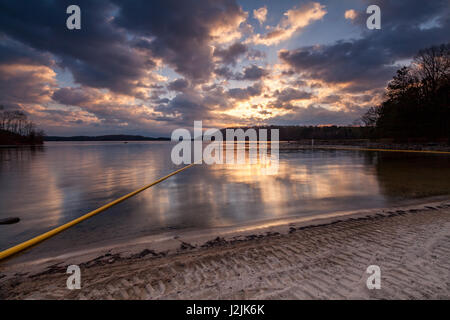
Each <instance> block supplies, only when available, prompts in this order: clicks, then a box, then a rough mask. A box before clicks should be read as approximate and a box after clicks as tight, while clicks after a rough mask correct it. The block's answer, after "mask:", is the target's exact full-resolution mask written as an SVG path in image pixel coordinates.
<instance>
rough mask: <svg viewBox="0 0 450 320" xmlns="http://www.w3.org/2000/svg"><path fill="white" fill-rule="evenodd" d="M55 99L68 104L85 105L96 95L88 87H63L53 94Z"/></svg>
mask: <svg viewBox="0 0 450 320" xmlns="http://www.w3.org/2000/svg"><path fill="white" fill-rule="evenodd" d="M52 98H53V100H54V101H56V102H59V103H62V104H65V105H68V106H79V105H84V104H86V103H88V102H90V101H92V100H93V99H94V98H95V97H94V96H93V95H92V94H90V92H89V91H88V90H86V89H82V88H61V89H58V90H56V91H55V92H54V93H53V96H52Z"/></svg>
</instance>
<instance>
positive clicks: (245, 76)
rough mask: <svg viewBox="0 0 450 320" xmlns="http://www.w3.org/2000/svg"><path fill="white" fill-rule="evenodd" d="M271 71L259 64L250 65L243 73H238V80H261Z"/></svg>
mask: <svg viewBox="0 0 450 320" xmlns="http://www.w3.org/2000/svg"><path fill="white" fill-rule="evenodd" d="M268 74H269V72H268V71H267V70H266V69H264V68H261V67H258V66H257V65H251V66H250V67H246V68H244V71H243V72H242V73H241V74H238V75H236V76H235V77H236V80H259V79H262V78H264V77H265V76H267V75H268Z"/></svg>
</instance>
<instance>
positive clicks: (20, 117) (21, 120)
mask: <svg viewBox="0 0 450 320" xmlns="http://www.w3.org/2000/svg"><path fill="white" fill-rule="evenodd" d="M0 133H2V135H3V136H4V135H6V134H8V135H9V136H11V135H16V136H18V138H19V140H20V141H21V142H32V143H36V142H38V143H39V142H42V140H43V137H44V132H43V131H42V130H40V129H38V128H37V127H36V125H35V124H34V123H33V122H32V121H31V120H29V119H28V117H27V115H26V114H25V113H24V112H23V111H20V110H5V108H4V107H3V106H1V105H0Z"/></svg>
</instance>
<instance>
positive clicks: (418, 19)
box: [279, 0, 450, 91]
mask: <svg viewBox="0 0 450 320" xmlns="http://www.w3.org/2000/svg"><path fill="white" fill-rule="evenodd" d="M376 3H377V2H376V1H375V2H374V3H373V4H376ZM445 3H447V4H445ZM371 4H372V2H371ZM378 5H379V6H380V8H381V12H382V14H381V16H382V18H381V30H368V29H363V30H365V31H363V34H362V38H360V39H357V40H348V41H338V42H336V43H334V44H331V45H324V46H310V47H303V48H299V49H296V50H281V51H280V52H279V57H280V59H281V60H282V61H284V62H285V63H287V64H288V65H290V66H291V67H292V68H294V69H295V70H296V71H297V72H298V73H301V74H304V75H306V76H309V77H310V78H313V79H320V80H324V81H326V82H330V83H344V82H352V85H351V87H350V88H348V90H350V91H360V90H366V89H369V88H375V87H379V86H383V85H384V84H385V83H386V81H387V80H389V79H390V78H391V77H392V75H393V74H394V72H395V70H396V69H398V67H397V66H393V64H394V63H395V62H396V61H399V60H401V59H408V58H411V57H413V56H414V55H415V54H416V53H417V52H418V51H419V50H420V49H423V48H426V47H429V46H432V45H436V44H440V43H444V42H448V41H450V36H449V33H448V30H449V27H450V24H449V21H448V2H447V1H446V0H445V1H439V0H438V1H416V3H415V4H414V3H412V2H411V1H390V2H388V1H386V2H384V1H381V2H378ZM358 17H359V18H358V19H359V20H358V23H360V24H361V25H362V28H365V24H366V21H365V19H366V18H367V17H368V15H366V14H365V13H364V14H359V16H358ZM433 19H434V21H435V24H434V25H433V24H431V25H430V26H428V27H424V24H426V23H429V22H430V21H433Z"/></svg>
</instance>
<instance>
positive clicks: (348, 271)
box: [0, 198, 450, 299]
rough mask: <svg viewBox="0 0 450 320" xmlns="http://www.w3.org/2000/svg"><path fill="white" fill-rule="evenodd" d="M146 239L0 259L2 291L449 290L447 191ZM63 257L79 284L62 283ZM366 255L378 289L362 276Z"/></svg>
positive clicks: (421, 293)
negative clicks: (30, 258) (375, 268)
mask: <svg viewBox="0 0 450 320" xmlns="http://www.w3.org/2000/svg"><path fill="white" fill-rule="evenodd" d="M151 240H152V239H141V240H139V241H134V242H133V243H128V244H124V245H123V246H120V247H115V248H102V249H98V248H97V249H96V250H92V251H86V252H82V253H81V252H80V253H78V254H72V255H66V256H60V257H54V258H52V259H47V260H44V261H34V262H28V263H19V264H14V260H11V261H7V263H0V298H4V299H5V298H6V299H179V298H184V299H214V298H215V299H235V298H238V299H272V298H276V299H279V298H280V299H314V298H323V299H345V298H363V299H366V298H369V299H370V298H375V299H391V298H400V299H411V298H412V299H414V298H418V299H420V298H426V299H430V298H435V299H449V298H450V287H449V286H448V279H450V199H442V198H441V199H439V201H438V200H435V201H433V202H427V203H421V204H418V203H415V204H411V205H407V206H406V205H403V206H402V207H393V208H386V209H374V210H365V211H358V212H347V213H333V214H328V215H322V216H320V217H319V218H317V217H315V218H313V219H303V220H302V219H298V220H297V221H289V222H286V223H283V224H270V223H269V224H267V225H262V226H261V227H260V228H257V229H255V228H248V229H246V228H241V229H240V230H234V231H233V232H230V233H228V234H227V233H222V234H218V235H215V236H213V235H212V234H204V235H202V236H199V235H197V236H196V235H194V234H186V235H179V236H175V237H173V238H168V239H166V241H160V242H157V243H154V242H152V241H151ZM70 264H77V265H79V266H80V268H81V270H82V274H83V278H82V279H83V280H82V289H81V290H75V291H70V290H67V289H66V288H65V284H66V278H67V275H66V273H65V271H66V268H67V266H68V265H70ZM373 264H375V265H379V266H380V268H381V270H382V289H381V290H368V289H367V287H366V284H365V280H366V278H367V274H366V268H367V267H368V266H369V265H373Z"/></svg>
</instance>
